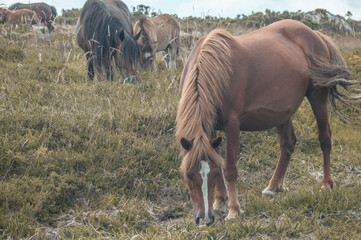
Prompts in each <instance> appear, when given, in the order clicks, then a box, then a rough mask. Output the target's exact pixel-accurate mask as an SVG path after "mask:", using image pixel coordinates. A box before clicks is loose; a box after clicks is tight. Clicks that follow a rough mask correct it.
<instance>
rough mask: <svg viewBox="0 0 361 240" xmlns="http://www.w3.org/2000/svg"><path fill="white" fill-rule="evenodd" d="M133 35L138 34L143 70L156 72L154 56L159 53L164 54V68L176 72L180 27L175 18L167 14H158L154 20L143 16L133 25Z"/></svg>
mask: <svg viewBox="0 0 361 240" xmlns="http://www.w3.org/2000/svg"><path fill="white" fill-rule="evenodd" d="M134 33H135V34H136V35H139V34H140V38H139V39H138V45H139V47H140V50H141V55H142V57H141V59H142V60H141V65H142V68H143V69H144V70H149V69H150V70H151V71H155V70H156V64H155V55H156V53H157V52H160V51H163V52H164V53H165V58H166V67H167V68H168V69H169V70H171V71H174V70H176V57H177V55H178V53H179V41H180V40H179V36H180V26H179V23H178V21H177V20H176V19H175V17H173V16H171V15H169V14H160V15H158V16H155V17H154V18H149V17H147V16H143V17H141V18H140V19H139V20H138V21H137V22H136V23H135V24H134Z"/></svg>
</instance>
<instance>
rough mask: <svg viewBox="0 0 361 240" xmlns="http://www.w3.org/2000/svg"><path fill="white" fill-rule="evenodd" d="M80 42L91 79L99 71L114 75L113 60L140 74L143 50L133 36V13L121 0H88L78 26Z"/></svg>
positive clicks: (128, 72)
mask: <svg viewBox="0 0 361 240" xmlns="http://www.w3.org/2000/svg"><path fill="white" fill-rule="evenodd" d="M76 34H77V42H78V45H79V46H80V47H81V48H82V49H83V50H84V52H85V56H86V58H87V60H88V75H89V78H90V79H93V78H94V75H95V74H96V75H97V76H98V77H103V74H104V70H105V73H106V77H107V79H112V78H113V73H112V60H113V58H114V61H115V64H116V66H117V67H118V68H119V69H120V70H121V71H122V72H123V74H124V75H125V76H126V77H130V78H133V77H135V78H136V77H137V76H138V68H139V61H140V50H139V46H138V44H137V38H139V35H140V34H139V35H138V36H136V37H133V26H132V20H131V15H130V12H129V9H128V7H127V5H125V3H124V2H122V1H120V0H102V1H101V0H88V1H86V3H85V4H84V6H83V8H82V11H81V13H80V17H79V19H78V22H77V26H76Z"/></svg>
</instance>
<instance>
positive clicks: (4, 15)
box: [0, 8, 40, 26]
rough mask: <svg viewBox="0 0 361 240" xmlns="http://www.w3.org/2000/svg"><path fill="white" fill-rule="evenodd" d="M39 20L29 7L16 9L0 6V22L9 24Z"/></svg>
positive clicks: (30, 23)
mask: <svg viewBox="0 0 361 240" xmlns="http://www.w3.org/2000/svg"><path fill="white" fill-rule="evenodd" d="M39 22H40V21H39V19H38V17H37V16H36V13H35V12H33V11H31V10H29V9H22V10H17V11H12V10H8V9H6V8H0V23H9V24H28V25H29V26H31V25H33V24H38V23H39Z"/></svg>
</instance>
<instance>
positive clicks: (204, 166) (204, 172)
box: [199, 160, 210, 221]
mask: <svg viewBox="0 0 361 240" xmlns="http://www.w3.org/2000/svg"><path fill="white" fill-rule="evenodd" d="M201 163H202V167H201V171H200V172H199V173H200V174H201V177H202V193H203V202H204V220H205V221H206V219H207V221H208V220H209V214H208V209H209V207H208V181H207V179H208V173H209V172H210V168H209V164H208V162H206V161H203V160H202V162H201Z"/></svg>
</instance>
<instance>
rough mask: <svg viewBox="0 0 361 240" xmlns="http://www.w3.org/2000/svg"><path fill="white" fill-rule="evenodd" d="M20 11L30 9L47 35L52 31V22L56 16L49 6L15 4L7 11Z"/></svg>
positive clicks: (44, 4)
mask: <svg viewBox="0 0 361 240" xmlns="http://www.w3.org/2000/svg"><path fill="white" fill-rule="evenodd" d="M20 9H30V10H32V11H34V12H35V13H36V15H37V16H38V18H39V19H40V21H41V23H43V24H44V25H45V26H46V27H47V28H48V31H49V33H51V32H52V31H54V26H53V22H54V19H55V17H56V15H57V12H56V8H55V7H54V6H50V5H48V4H46V3H43V2H40V3H29V4H24V3H15V4H13V5H11V6H10V7H9V10H20Z"/></svg>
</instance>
